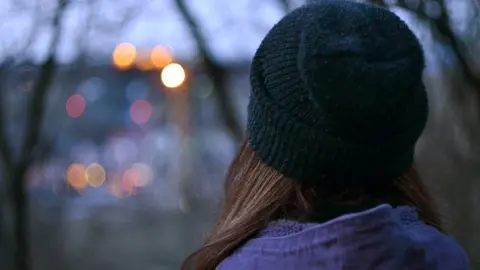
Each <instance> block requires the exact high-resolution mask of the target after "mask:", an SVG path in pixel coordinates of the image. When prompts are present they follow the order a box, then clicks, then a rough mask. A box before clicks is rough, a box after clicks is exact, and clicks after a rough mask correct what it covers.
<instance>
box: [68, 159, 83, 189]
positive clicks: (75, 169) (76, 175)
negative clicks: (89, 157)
mask: <svg viewBox="0 0 480 270" xmlns="http://www.w3.org/2000/svg"><path fill="white" fill-rule="evenodd" d="M66 177H67V182H68V184H70V186H72V187H74V188H75V189H83V188H85V187H86V186H87V179H86V177H85V166H84V165H83V164H80V163H72V164H70V166H68V168H67V174H66Z"/></svg>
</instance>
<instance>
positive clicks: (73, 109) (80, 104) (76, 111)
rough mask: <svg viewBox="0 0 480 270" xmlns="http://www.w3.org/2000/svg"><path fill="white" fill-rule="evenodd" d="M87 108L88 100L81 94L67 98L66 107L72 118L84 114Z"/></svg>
mask: <svg viewBox="0 0 480 270" xmlns="http://www.w3.org/2000/svg"><path fill="white" fill-rule="evenodd" d="M85 108H86V102H85V99H84V98H83V96H81V95H79V94H75V95H72V96H70V97H69V98H68V99H67V102H66V104H65V109H66V111H67V114H68V116H70V117H72V118H77V117H80V116H82V114H83V113H84V112H85Z"/></svg>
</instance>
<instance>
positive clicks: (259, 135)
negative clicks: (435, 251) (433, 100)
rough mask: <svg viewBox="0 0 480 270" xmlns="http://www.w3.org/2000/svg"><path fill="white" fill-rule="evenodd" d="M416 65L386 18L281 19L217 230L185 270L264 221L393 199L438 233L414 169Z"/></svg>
mask: <svg viewBox="0 0 480 270" xmlns="http://www.w3.org/2000/svg"><path fill="white" fill-rule="evenodd" d="M423 67H424V59H423V51H422V48H421V46H420V44H419V42H418V40H417V39H416V37H415V35H414V34H413V33H412V32H411V31H410V29H409V28H408V26H407V25H406V24H405V23H404V22H403V21H402V20H401V19H400V18H398V17H397V16H396V15H395V14H393V13H392V12H390V11H388V10H386V9H383V8H380V7H377V6H372V5H365V4H360V3H356V2H353V1H346V0H320V1H318V3H317V4H312V5H306V6H304V7H301V8H299V9H296V10H294V11H293V12H291V13H290V14H288V15H286V16H285V17H284V18H283V19H282V20H281V21H280V22H279V23H277V24H276V25H275V26H274V27H273V28H272V30H270V32H269V33H268V34H267V36H266V37H265V38H264V40H263V41H262V43H261V44H260V47H259V48H258V50H257V52H256V54H255V57H254V59H253V63H252V68H251V75H250V81H251V86H252V91H251V95H250V102H249V106H248V121H247V140H246V141H245V142H244V143H243V144H242V146H241V149H240V152H239V154H238V156H237V157H236V158H235V160H234V161H233V163H232V165H231V168H230V171H229V173H228V176H227V183H226V186H227V188H226V194H225V201H224V205H223V208H222V211H221V215H220V217H219V219H218V222H217V224H216V225H215V227H214V230H213V232H212V234H211V235H210V237H209V238H208V240H207V242H206V244H205V245H204V247H202V248H201V249H200V250H199V251H197V252H196V253H194V254H192V255H191V256H190V257H189V259H188V260H187V261H186V263H185V265H184V269H198V270H206V269H214V268H215V267H216V265H217V264H218V263H219V262H220V261H221V260H222V259H224V258H225V257H227V256H228V255H229V254H230V253H231V252H233V251H234V250H235V248H237V247H239V246H240V245H241V244H242V243H243V242H245V241H247V240H248V239H249V238H250V237H252V236H253V235H254V234H256V233H257V232H258V231H259V230H260V229H261V228H263V227H264V226H265V225H266V224H267V223H268V222H270V221H272V220H275V219H279V218H287V219H294V220H311V219H314V218H315V217H316V216H318V215H321V214H322V213H323V212H328V211H329V209H330V208H329V207H330V205H357V204H361V203H363V202H365V201H374V202H381V201H395V202H399V203H405V204H410V205H414V206H416V207H417V208H418V209H419V211H420V216H421V217H422V218H423V219H424V220H425V221H426V222H428V223H430V224H432V225H435V226H439V220H438V216H437V215H436V213H435V210H434V207H433V206H432V204H431V198H430V197H429V195H428V192H427V191H426V188H425V187H424V185H423V184H422V183H421V181H420V180H419V177H418V175H417V173H416V171H415V169H414V168H413V157H414V148H415V143H416V141H417V139H418V137H419V136H420V134H421V132H422V131H423V128H424V126H425V122H426V119H427V113H428V107H427V96H426V92H425V89H424V85H423V82H422V70H423ZM372 199H373V200H372Z"/></svg>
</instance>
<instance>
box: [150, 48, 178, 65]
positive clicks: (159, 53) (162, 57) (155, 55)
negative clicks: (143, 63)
mask: <svg viewBox="0 0 480 270" xmlns="http://www.w3.org/2000/svg"><path fill="white" fill-rule="evenodd" d="M172 61H173V59H172V56H171V55H170V52H169V51H168V50H167V49H166V48H164V47H163V46H156V47H154V48H153V49H152V51H151V52H150V62H151V64H152V65H153V66H154V67H156V68H159V69H161V68H164V67H166V66H167V65H168V64H170V63H171V62H172Z"/></svg>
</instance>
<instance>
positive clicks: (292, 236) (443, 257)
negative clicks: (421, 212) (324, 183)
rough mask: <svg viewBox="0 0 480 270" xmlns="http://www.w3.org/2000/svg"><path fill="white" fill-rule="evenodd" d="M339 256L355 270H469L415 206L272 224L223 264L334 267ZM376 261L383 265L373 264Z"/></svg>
mask: <svg viewBox="0 0 480 270" xmlns="http://www.w3.org/2000/svg"><path fill="white" fill-rule="evenodd" d="M338 258H343V259H342V260H341V261H342V262H341V263H342V264H345V263H346V264H353V265H363V266H362V267H363V268H362V267H360V268H358V269H405V267H407V268H408V269H425V270H429V269H432V270H440V269H445V270H446V269H458V270H466V269H469V267H468V259H467V256H466V255H465V252H464V251H463V249H462V248H461V247H460V245H458V243H457V242H456V241H455V240H454V239H453V238H451V237H449V236H447V235H444V234H442V233H441V232H440V231H438V230H437V229H435V228H434V227H432V226H429V225H427V224H425V223H424V222H422V221H421V220H420V219H419V218H418V214H417V211H416V210H415V209H414V208H411V207H406V206H402V207H396V208H393V207H391V206H390V205H380V206H378V207H374V208H372V209H368V210H366V211H363V212H359V213H352V214H347V215H343V216H340V217H338V218H335V219H332V220H330V221H327V222H324V223H320V224H318V223H299V222H295V221H288V220H278V221H275V222H272V223H270V224H268V225H267V226H266V228H265V229H264V230H262V231H261V232H259V234H258V235H256V236H255V237H254V238H252V239H251V240H250V241H248V242H247V243H246V244H245V245H244V246H243V247H242V248H240V249H239V250H237V251H236V252H235V253H234V254H233V255H232V256H231V258H228V259H227V260H225V262H224V263H222V264H223V266H225V265H227V266H228V265H229V264H231V263H234V264H245V265H262V266H263V268H262V269H270V268H272V269H293V268H289V266H301V267H304V268H305V267H307V268H308V267H310V266H311V265H322V264H323V265H329V268H325V269H337V268H336V267H335V265H333V264H332V263H333V262H335V261H337V262H338V261H339V259H338ZM345 260H348V261H345ZM379 260H380V261H381V263H382V266H379V265H376V264H378V263H379V262H380V261H379ZM229 261H230V262H229ZM401 267H403V268H401ZM307 268H305V269H307ZM219 269H229V268H228V267H226V268H219ZM246 269H257V268H246ZM259 269H260V268H259ZM302 269H303V268H302ZM308 269H310V268H308ZM314 269H317V268H314ZM318 269H323V268H318ZM338 269H342V268H338Z"/></svg>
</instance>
